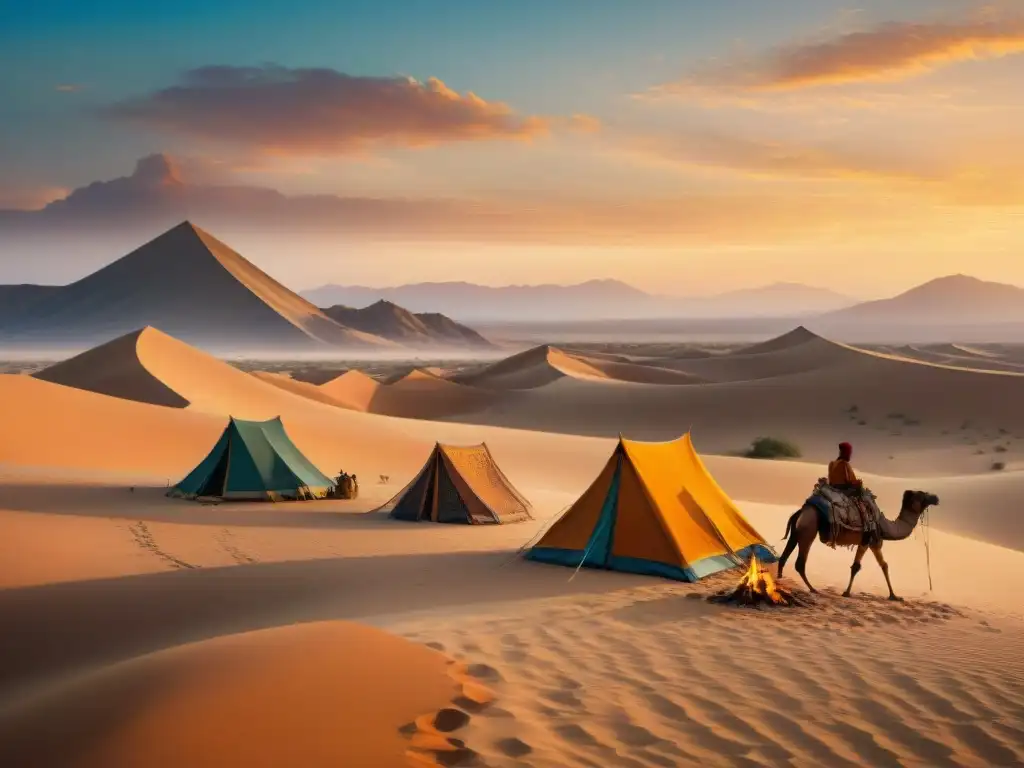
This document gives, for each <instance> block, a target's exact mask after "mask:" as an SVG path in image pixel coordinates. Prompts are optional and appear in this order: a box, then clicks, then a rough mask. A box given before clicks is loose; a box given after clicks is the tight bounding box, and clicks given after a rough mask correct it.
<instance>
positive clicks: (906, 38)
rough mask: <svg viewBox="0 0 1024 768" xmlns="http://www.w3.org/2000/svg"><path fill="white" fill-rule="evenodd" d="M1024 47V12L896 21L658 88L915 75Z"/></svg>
mask: <svg viewBox="0 0 1024 768" xmlns="http://www.w3.org/2000/svg"><path fill="white" fill-rule="evenodd" d="M1017 53H1024V18H1017V19H1011V20H997V19H989V20H981V21H971V22H963V23H958V24H954V23H909V22H890V23H886V24H882V25H879V26H876V27H874V28H873V29H869V30H864V31H858V32H850V33H847V34H843V35H840V36H837V37H833V38H830V39H827V40H822V41H818V42H807V43H801V44H794V45H789V46H784V47H781V48H777V49H775V50H772V51H768V52H766V53H765V54H763V55H760V56H754V57H751V58H745V59H737V60H734V61H731V62H728V63H726V64H724V65H721V66H715V67H712V68H709V69H706V70H704V71H701V72H696V73H694V74H692V75H690V76H688V77H685V78H683V79H681V80H679V81H677V82H674V83H668V84H665V85H661V86H658V87H657V88H656V89H654V90H655V93H658V94H685V93H693V92H695V91H698V90H704V91H708V90H709V89H710V90H711V91H715V90H718V89H724V90H725V91H727V92H728V91H732V92H739V93H748V94H756V93H773V92H780V91H796V90H803V89H808V88H818V87H823V86H834V85H849V84H856V83H865V82H891V81H897V80H904V79H907V78H911V77H915V76H917V75H921V74H924V73H927V72H930V71H932V70H934V69H938V68H940V67H943V66H946V65H948V64H953V63H956V62H960V61H969V60H976V59H990V58H998V57H1001V56H1008V55H1012V54H1017Z"/></svg>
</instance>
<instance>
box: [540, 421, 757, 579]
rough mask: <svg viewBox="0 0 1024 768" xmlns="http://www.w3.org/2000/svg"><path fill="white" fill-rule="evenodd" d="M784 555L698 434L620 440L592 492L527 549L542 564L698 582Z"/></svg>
mask: <svg viewBox="0 0 1024 768" xmlns="http://www.w3.org/2000/svg"><path fill="white" fill-rule="evenodd" d="M752 555H756V556H757V558H758V559H759V560H762V561H765V562H774V561H775V560H776V559H777V557H776V555H775V552H774V550H772V548H771V547H769V546H768V544H767V543H766V542H765V540H764V537H762V536H761V535H760V534H759V533H758V532H757V530H756V529H755V528H754V527H753V526H752V525H751V524H750V522H749V521H748V520H747V519H746V518H745V517H744V516H743V513H742V512H740V510H739V508H738V507H737V506H736V505H735V503H734V502H733V501H732V500H731V499H730V498H729V497H728V496H727V495H726V493H725V492H724V491H723V490H722V489H721V487H720V486H719V485H718V483H717V482H715V480H714V478H713V477H712V476H711V474H710V473H709V472H708V471H707V468H706V467H705V466H704V463H703V462H702V461H701V460H700V457H699V456H698V455H697V452H696V450H695V449H694V447H693V443H692V441H691V439H690V435H689V434H686V435H684V436H683V437H682V438H680V439H678V440H674V441H671V442H666V443H642V442H635V441H630V440H623V439H621V438H620V440H619V443H618V445H617V446H616V448H615V452H614V453H613V455H612V458H611V459H610V460H609V462H608V464H606V465H605V468H604V469H603V470H602V472H601V474H600V475H599V476H598V478H597V479H596V480H595V481H594V483H593V484H592V485H591V486H590V488H588V489H587V491H586V492H585V493H584V494H583V495H582V496H581V497H580V498H579V499H578V500H577V501H576V503H574V504H573V505H572V506H571V507H570V508H569V509H568V510H566V512H565V513H564V514H563V515H562V516H561V517H560V518H559V519H558V520H557V521H556V522H555V523H554V524H553V525H552V526H551V527H550V528H549V529H548V531H547V532H546V533H545V534H544V536H542V537H541V539H540V541H538V542H537V543H536V544H535V545H534V546H533V547H532V548H531V549H530V550H529V551H528V552H527V553H526V557H527V559H530V560H535V561H538V562H546V563H552V564H557V565H571V566H572V567H578V566H579V565H580V564H581V563H582V565H583V566H584V567H591V568H606V569H609V570H615V571H622V572H625V573H636V574H643V575H650V576H661V577H664V578H670V579H677V580H680V581H697V580H699V579H702V578H704V577H705V576H709V575H711V574H712V573H717V572H719V571H722V570H726V569H729V568H734V567H736V566H737V565H741V564H743V563H745V562H746V561H747V560H749V558H750V557H751V556H752Z"/></svg>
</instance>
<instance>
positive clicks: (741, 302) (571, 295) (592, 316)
mask: <svg viewBox="0 0 1024 768" xmlns="http://www.w3.org/2000/svg"><path fill="white" fill-rule="evenodd" d="M302 295H303V296H305V297H306V298H307V299H309V300H310V301H312V302H313V303H315V304H318V305H319V306H327V305H330V304H346V305H352V306H362V305H365V304H368V303H370V302H373V301H382V300H383V301H391V302H395V303H397V304H401V305H402V306H404V307H407V308H409V309H411V310H413V311H418V312H426V311H443V312H444V313H445V314H447V315H450V316H451V317H454V318H457V319H459V320H461V321H464V322H481V321H487V322H498V321H504V322H512V321H523V320H527V319H528V320H530V321H533V322H537V321H549V322H559V321H562V322H564V321H576V320H598V319H601V320H607V319H661V318H740V317H794V318H795V317H806V316H811V315H816V314H820V313H823V312H828V311H830V310H835V309H840V308H844V307H849V306H852V305H854V304H856V299H853V298H850V297H849V296H844V295H842V294H839V293H836V292H834V291H829V290H827V289H822V288H813V287H810V286H806V285H800V284H797V283H776V284H773V285H768V286H764V287H761V288H751V289H744V290H738V291H730V292H728V293H722V294H718V295H716V296H696V297H686V298H683V297H673V296H660V295H655V294H651V293H647V292H645V291H642V290H640V289H639V288H635V287H633V286H631V285H628V284H626V283H624V282H621V281H619V280H589V281H587V282H584V283H578V284H575V285H510V286H502V287H493V286H485V285H476V284H473V283H466V282H444V283H415V284H410V285H401V286H397V287H394V288H368V287H365V286H344V285H324V286H321V287H319V288H314V289H311V290H308V291H303V292H302Z"/></svg>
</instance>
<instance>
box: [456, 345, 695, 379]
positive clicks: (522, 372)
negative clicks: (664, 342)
mask: <svg viewBox="0 0 1024 768" xmlns="http://www.w3.org/2000/svg"><path fill="white" fill-rule="evenodd" d="M564 377H570V378H575V379H586V380H602V381H606V382H633V383H638V384H696V383H700V381H701V379H700V378H699V377H697V376H694V375H692V374H689V373H683V372H679V371H674V370H669V369H667V368H661V367H655V366H648V365H636V364H633V363H629V362H621V361H618V360H612V359H608V357H607V356H595V357H586V356H584V355H581V354H576V353H570V352H565V351H563V350H560V349H557V348H555V347H551V346H540V347H535V348H533V349H529V350H527V351H525V352H520V353H519V354H516V355H513V356H512V357H508V358H506V359H504V360H501V361H499V362H497V363H494V364H492V365H489V366H487V367H486V368H484V369H483V370H482V371H478V372H475V373H471V374H464V375H461V376H455V377H454V380H455V381H457V382H459V383H462V384H468V385H471V386H475V387H483V388H487V389H536V388H538V387H543V386H545V385H547V384H550V383H552V382H554V381H558V380H559V379H562V378H564Z"/></svg>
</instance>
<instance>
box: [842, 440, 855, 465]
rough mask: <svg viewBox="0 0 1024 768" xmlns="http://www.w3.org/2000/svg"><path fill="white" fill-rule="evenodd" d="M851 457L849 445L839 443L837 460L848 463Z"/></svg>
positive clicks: (851, 451)
mask: <svg viewBox="0 0 1024 768" xmlns="http://www.w3.org/2000/svg"><path fill="white" fill-rule="evenodd" d="M851 456H853V446H852V445H850V444H849V443H840V444H839V458H840V459H843V460H844V461H849V460H850V457H851Z"/></svg>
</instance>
